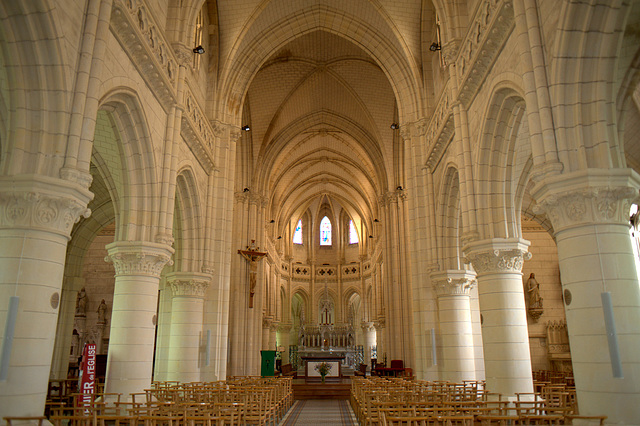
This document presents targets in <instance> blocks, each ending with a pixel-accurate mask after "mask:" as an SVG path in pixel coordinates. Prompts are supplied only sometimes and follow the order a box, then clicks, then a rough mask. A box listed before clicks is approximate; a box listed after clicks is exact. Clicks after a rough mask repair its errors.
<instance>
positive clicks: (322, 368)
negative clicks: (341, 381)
mask: <svg viewBox="0 0 640 426" xmlns="http://www.w3.org/2000/svg"><path fill="white" fill-rule="evenodd" d="M314 368H315V370H316V371H317V372H318V373H320V376H322V383H324V376H326V375H327V374H329V372H330V371H331V364H329V363H328V362H325V361H322V362H321V363H319V364H316V366H315V367H314Z"/></svg>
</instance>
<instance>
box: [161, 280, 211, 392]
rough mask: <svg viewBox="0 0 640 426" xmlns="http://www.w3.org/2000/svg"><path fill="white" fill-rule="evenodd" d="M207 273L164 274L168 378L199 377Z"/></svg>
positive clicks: (191, 379) (208, 281) (187, 378)
mask: <svg viewBox="0 0 640 426" xmlns="http://www.w3.org/2000/svg"><path fill="white" fill-rule="evenodd" d="M210 281H211V276H210V275H208V274H202V273H197V272H174V273H171V274H168V275H167V283H168V285H169V287H170V288H171V293H172V296H173V298H172V300H171V326H170V337H169V362H168V369H167V370H168V371H167V378H168V380H178V381H181V382H197V381H200V380H201V378H200V365H199V358H200V347H201V342H202V341H203V338H202V310H203V306H204V295H205V292H206V290H207V287H209V283H210Z"/></svg>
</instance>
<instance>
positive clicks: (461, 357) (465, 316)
mask: <svg viewBox="0 0 640 426" xmlns="http://www.w3.org/2000/svg"><path fill="white" fill-rule="evenodd" d="M431 281H432V282H433V288H434V290H435V293H436V295H437V298H438V314H439V319H440V335H441V336H442V348H441V349H442V350H441V353H442V369H441V373H442V379H443V380H449V381H451V382H458V383H460V382H462V381H463V380H475V379H476V372H475V351H474V345H473V330H472V325H471V305H470V296H469V293H470V291H471V288H472V287H473V286H474V285H475V284H476V274H475V273H474V272H472V271H463V270H460V271H459V270H449V271H444V272H438V273H434V274H432V275H431Z"/></svg>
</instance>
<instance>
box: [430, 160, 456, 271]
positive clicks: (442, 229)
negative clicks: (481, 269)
mask: <svg viewBox="0 0 640 426" xmlns="http://www.w3.org/2000/svg"><path fill="white" fill-rule="evenodd" d="M439 193H440V195H439V202H438V205H437V206H436V234H437V236H438V244H437V245H438V247H440V250H439V252H440V255H441V256H442V257H441V258H439V259H438V262H439V263H440V266H441V267H442V269H460V238H459V237H460V233H461V231H462V223H461V221H462V218H461V214H460V178H459V174H458V169H457V167H455V166H454V165H452V164H450V165H449V166H448V167H447V169H446V172H445V175H444V179H443V181H442V188H441V190H440V191H439Z"/></svg>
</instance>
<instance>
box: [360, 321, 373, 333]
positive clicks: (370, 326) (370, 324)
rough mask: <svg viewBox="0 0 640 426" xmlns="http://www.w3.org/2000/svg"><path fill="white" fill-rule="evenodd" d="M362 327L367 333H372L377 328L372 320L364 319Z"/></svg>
mask: <svg viewBox="0 0 640 426" xmlns="http://www.w3.org/2000/svg"><path fill="white" fill-rule="evenodd" d="M360 327H362V331H364V332H365V333H371V332H372V331H375V329H376V328H375V325H374V323H373V322H372V321H362V323H361V324H360Z"/></svg>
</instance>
